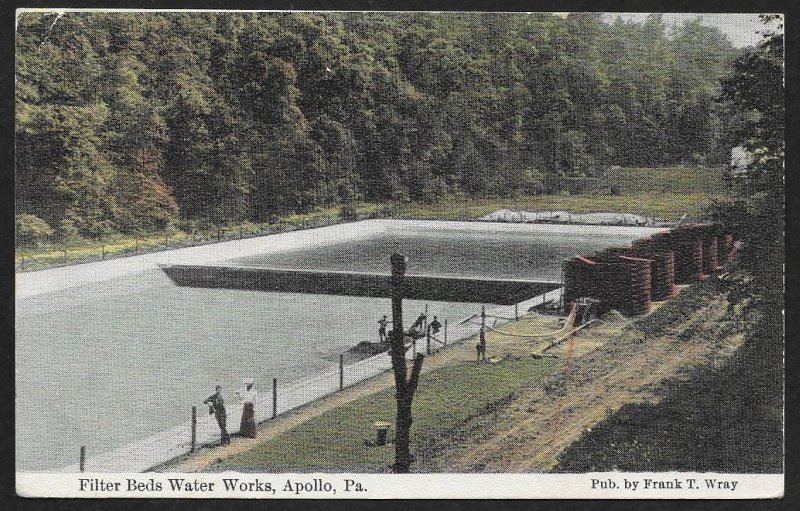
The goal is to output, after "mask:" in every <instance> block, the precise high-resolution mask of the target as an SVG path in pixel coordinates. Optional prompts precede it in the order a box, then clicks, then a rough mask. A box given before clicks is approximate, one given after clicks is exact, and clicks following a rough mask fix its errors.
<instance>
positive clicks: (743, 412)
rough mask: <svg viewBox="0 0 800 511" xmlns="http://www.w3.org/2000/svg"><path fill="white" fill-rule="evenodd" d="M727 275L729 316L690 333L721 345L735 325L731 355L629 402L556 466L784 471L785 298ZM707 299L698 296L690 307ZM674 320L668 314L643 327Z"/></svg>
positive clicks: (652, 330)
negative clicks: (652, 397) (766, 296)
mask: <svg viewBox="0 0 800 511" xmlns="http://www.w3.org/2000/svg"><path fill="white" fill-rule="evenodd" d="M732 280H734V281H738V282H736V283H735V284H734V285H736V286H737V288H738V290H737V291H736V292H732V293H728V298H729V300H730V301H731V303H730V305H729V311H728V314H727V317H725V318H724V320H723V321H720V322H718V324H717V325H716V329H710V330H707V331H701V330H698V329H695V330H693V331H690V332H689V333H688V334H689V335H688V336H687V337H688V339H690V340H691V341H692V342H695V343H696V342H702V337H708V336H709V335H712V338H711V339H710V340H711V341H716V342H718V343H721V344H722V345H723V346H724V344H725V342H726V337H725V336H724V335H720V330H725V329H730V328H731V326H732V324H733V323H735V324H736V325H737V326H738V327H739V328H740V329H741V330H742V331H743V332H744V335H745V340H744V343H743V344H742V345H741V347H740V348H739V349H738V350H736V352H735V353H734V354H733V356H732V357H730V358H729V359H727V360H726V361H725V362H724V363H722V364H720V365H719V366H716V367H707V366H703V367H697V368H693V369H692V370H690V371H689V372H688V375H687V376H686V377H685V378H683V379H681V380H680V381H676V382H673V384H672V385H669V386H667V387H666V388H665V389H664V392H663V394H664V398H663V399H662V400H660V401H659V402H657V403H646V402H645V403H628V404H626V405H625V406H623V407H622V408H621V409H619V410H618V411H617V412H616V413H614V414H612V415H610V416H609V417H607V418H606V419H605V420H603V421H602V422H601V423H599V424H598V425H597V426H596V427H595V428H593V429H592V431H591V432H587V433H586V434H584V435H583V436H582V437H581V438H580V439H579V440H578V441H576V442H575V443H574V444H573V445H571V446H570V447H569V448H568V449H567V450H565V451H564V452H563V453H562V454H561V456H560V457H559V463H558V465H557V467H556V470H557V471H560V472H590V471H608V470H623V471H634V472H636V471H692V472H705V471H709V472H732V473H782V472H783V410H784V401H783V374H784V363H783V347H784V342H783V341H784V340H783V328H782V326H783V318H782V314H781V308H782V307H781V305H782V304H779V303H770V302H769V301H767V302H766V303H765V302H762V301H761V298H760V297H759V296H758V295H759V291H758V290H753V289H751V287H752V286H751V283H752V277H748V276H744V275H741V274H737V275H735V276H734V277H733V278H732ZM774 299H776V297H773V300H774ZM708 300H709V295H708V294H698V295H697V296H696V300H695V302H696V303H694V304H690V305H691V306H692V307H699V306H700V305H701V304H702V303H705V302H707V301H708ZM758 302H761V303H758ZM676 320H677V318H676V317H675V315H674V314H671V315H667V316H665V317H664V318H662V320H661V321H660V322H658V323H656V324H654V325H652V327H651V328H650V329H649V332H648V333H649V334H651V335H655V334H657V333H658V332H659V331H663V330H665V329H667V328H670V326H671V325H672V324H674V323H675V321H676Z"/></svg>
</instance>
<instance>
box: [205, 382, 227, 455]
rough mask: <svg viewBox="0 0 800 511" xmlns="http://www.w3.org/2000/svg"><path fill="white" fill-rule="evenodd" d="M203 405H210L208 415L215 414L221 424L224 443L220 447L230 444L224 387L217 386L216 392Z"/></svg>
mask: <svg viewBox="0 0 800 511" xmlns="http://www.w3.org/2000/svg"><path fill="white" fill-rule="evenodd" d="M203 403H207V404H208V405H209V407H208V413H213V414H214V416H215V417H216V418H217V424H219V429H220V432H221V433H222V441H221V442H220V445H228V444H230V443H231V437H230V436H229V435H228V428H227V426H226V422H227V419H228V416H227V414H226V413H225V401H224V400H223V399H222V387H221V386H220V385H217V388H216V392H215V393H214V394H212V395H210V396H208V398H207V399H206V400H205V401H203Z"/></svg>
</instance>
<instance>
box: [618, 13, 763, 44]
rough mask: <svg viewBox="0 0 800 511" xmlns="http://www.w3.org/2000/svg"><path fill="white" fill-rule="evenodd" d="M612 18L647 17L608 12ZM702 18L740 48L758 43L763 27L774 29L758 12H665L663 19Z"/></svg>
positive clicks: (675, 21) (668, 21)
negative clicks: (760, 18)
mask: <svg viewBox="0 0 800 511" xmlns="http://www.w3.org/2000/svg"><path fill="white" fill-rule="evenodd" d="M609 16H611V18H612V19H613V18H614V17H616V16H622V19H624V20H625V21H636V22H641V21H644V20H645V18H647V13H609ZM698 17H699V18H702V23H703V25H708V26H710V27H717V28H719V29H720V30H722V31H723V32H724V33H725V35H727V36H728V39H729V40H730V41H731V43H732V44H733V45H734V46H736V47H738V48H741V47H743V46H749V45H755V44H758V42H759V41H761V39H762V35H761V34H760V32H763V31H764V30H765V29H770V28H771V29H774V28H775V27H774V26H770V27H768V26H767V25H764V24H763V23H762V22H761V20H759V19H758V14H734V13H703V14H690V13H665V14H664V15H663V18H662V19H663V21H664V23H665V24H666V25H667V26H670V25H673V24H675V25H680V24H682V23H683V22H684V21H687V20H692V19H695V18H698Z"/></svg>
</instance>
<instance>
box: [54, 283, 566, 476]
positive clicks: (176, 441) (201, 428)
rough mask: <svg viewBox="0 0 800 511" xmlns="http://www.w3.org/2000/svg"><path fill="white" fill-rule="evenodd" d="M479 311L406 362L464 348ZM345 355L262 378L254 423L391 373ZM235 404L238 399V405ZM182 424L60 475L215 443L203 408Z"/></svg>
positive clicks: (504, 315) (523, 308) (496, 313)
mask: <svg viewBox="0 0 800 511" xmlns="http://www.w3.org/2000/svg"><path fill="white" fill-rule="evenodd" d="M560 297H561V291H560V290H555V291H550V292H548V293H545V294H543V295H540V296H537V297H535V298H531V299H529V300H526V301H524V302H520V303H519V304H515V305H505V306H496V307H493V308H491V309H485V314H486V317H487V318H491V322H492V326H495V325H497V324H500V323H506V322H509V321H514V320H515V319H516V318H518V317H521V315H523V314H524V313H525V312H527V311H528V310H529V309H531V308H533V307H535V306H537V305H541V304H543V303H545V302H548V301H549V302H553V301H557V300H559V299H560ZM483 312H484V309H483V306H481V305H480V304H476V312H475V314H473V315H471V316H469V317H467V318H464V320H463V321H460V322H453V323H455V324H453V323H449V322H448V320H444V324H443V326H442V328H441V330H440V331H439V332H438V333H437V334H433V332H431V331H430V330H429V329H424V330H423V331H426V330H427V332H430V335H429V336H428V335H425V336H423V337H420V338H418V339H416V341H413V342H411V344H410V345H409V349H408V350H407V351H406V358H407V359H409V360H411V359H413V358H414V356H415V354H416V353H417V352H419V353H426V354H428V355H430V356H436V354H437V353H439V352H441V351H442V350H444V349H446V348H447V347H449V346H452V345H455V344H460V343H463V342H464V341H466V340H468V339H469V338H471V337H472V336H474V335H476V334H477V333H478V332H479V331H480V328H481V326H480V323H479V322H475V321H472V319H474V318H475V317H480V315H481V314H482V313H483ZM343 361H344V355H342V356H340V357H339V363H338V364H332V365H331V366H329V367H328V368H326V369H324V370H322V371H319V372H317V373H316V374H314V375H310V376H308V377H305V378H302V379H298V380H294V381H282V380H280V379H278V378H269V377H267V378H265V379H259V381H266V382H271V383H272V387H271V388H260V389H259V394H258V396H257V397H256V399H255V400H254V402H253V405H254V413H255V419H256V422H257V423H263V422H265V421H269V420H272V419H275V418H278V417H281V416H282V415H284V414H286V413H288V412H291V411H292V410H296V409H298V408H300V407H302V406H305V405H308V404H310V403H313V402H314V401H316V400H318V399H321V398H323V397H326V396H329V395H331V394H334V393H336V392H339V391H341V390H344V389H346V388H348V387H351V386H353V385H356V384H358V383H361V382H364V381H365V380H368V379H370V378H373V377H375V376H377V375H380V374H383V373H385V372H387V371H389V370H391V368H392V361H391V357H390V355H389V353H388V352H383V353H379V354H376V355H373V356H369V357H367V358H364V359H362V360H358V361H355V362H352V363H348V364H345V363H344V362H343ZM237 401H238V400H237ZM226 412H227V429H228V432H229V433H230V434H232V435H236V434H238V433H239V429H240V418H241V416H242V412H243V403H241V402H234V403H231V404H229V405H228V406H227V407H226ZM183 413H185V414H186V420H185V421H183V422H181V423H180V424H179V425H177V426H175V427H173V428H170V429H168V430H166V431H163V432H160V433H158V434H155V435H152V436H149V437H147V438H143V439H141V440H137V441H135V442H132V443H130V444H127V445H124V446H122V447H120V448H117V449H114V450H112V451H108V452H103V453H98V454H96V455H90V456H88V457H87V448H88V451H89V454H91V446H81V447H80V449H79V450H78V451H76V452H79V453H80V459H79V462H78V463H76V464H73V465H69V466H67V467H63V468H61V469H60V470H58V471H59V472H84V471H85V472H96V473H101V472H145V471H148V470H152V469H154V468H156V467H158V466H159V465H162V464H164V463H166V462H168V461H170V460H173V459H176V458H179V457H180V456H183V455H186V454H187V453H191V452H193V451H194V450H196V449H199V448H201V447H204V446H210V445H215V444H217V443H219V442H220V428H219V425H218V424H217V421H216V418H215V416H214V415H213V414H209V413H207V406H206V405H203V404H194V405H187V407H186V409H185V410H184V411H183Z"/></svg>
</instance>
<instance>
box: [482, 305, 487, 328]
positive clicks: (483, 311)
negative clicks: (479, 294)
mask: <svg viewBox="0 0 800 511" xmlns="http://www.w3.org/2000/svg"><path fill="white" fill-rule="evenodd" d="M485 327H486V306H485V305H481V329H483V328H485Z"/></svg>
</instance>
